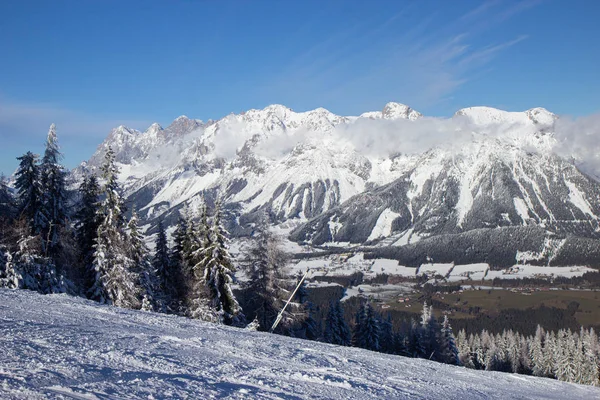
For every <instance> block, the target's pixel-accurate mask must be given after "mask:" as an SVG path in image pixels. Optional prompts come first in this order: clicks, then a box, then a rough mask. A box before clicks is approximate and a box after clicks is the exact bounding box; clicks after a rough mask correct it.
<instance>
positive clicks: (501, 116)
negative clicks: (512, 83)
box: [454, 107, 558, 127]
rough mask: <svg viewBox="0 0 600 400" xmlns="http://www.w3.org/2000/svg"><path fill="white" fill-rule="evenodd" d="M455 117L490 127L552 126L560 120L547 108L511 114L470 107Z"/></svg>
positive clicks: (458, 112) (489, 108) (493, 109)
mask: <svg viewBox="0 0 600 400" xmlns="http://www.w3.org/2000/svg"><path fill="white" fill-rule="evenodd" d="M454 115H455V117H461V116H462V117H466V118H468V119H469V120H470V121H471V122H473V123H475V124H477V125H490V124H499V123H509V124H522V125H527V124H535V125H540V126H546V127H549V126H552V124H553V123H554V121H556V119H557V118H558V117H557V116H556V115H555V114H553V113H551V112H550V111H548V110H546V109H545V108H541V107H538V108H532V109H530V110H527V111H524V112H509V111H503V110H498V109H496V108H492V107H469V108H463V109H461V110H458V111H457V112H456V113H455V114H454Z"/></svg>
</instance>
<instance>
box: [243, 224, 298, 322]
mask: <svg viewBox="0 0 600 400" xmlns="http://www.w3.org/2000/svg"><path fill="white" fill-rule="evenodd" d="M245 259H246V261H245V263H246V264H247V273H248V283H247V284H246V285H245V293H246V303H245V305H244V306H245V310H246V312H247V313H248V315H249V317H250V318H252V317H253V316H254V317H255V318H256V319H257V320H258V323H259V326H260V328H259V330H263V331H268V330H269V329H270V328H271V326H272V325H273V323H274V322H275V319H276V318H277V315H278V314H279V312H280V311H281V309H282V308H283V306H284V304H285V301H286V300H287V298H286V295H287V296H289V293H288V291H287V290H286V289H285V287H284V286H283V282H284V280H283V279H284V276H283V268H284V267H285V266H286V263H287V255H286V254H285V253H284V252H283V251H281V249H280V245H279V241H278V240H277V238H276V237H275V236H274V235H273V234H272V233H271V232H270V231H269V229H268V226H267V224H266V221H265V219H264V217H263V218H261V219H259V222H258V223H257V225H256V228H255V232H254V235H253V241H252V244H251V246H250V247H249V248H248V250H247V252H246V254H245ZM300 295H301V296H302V293H301V294H300ZM302 300H304V299H302ZM300 305H301V302H298V303H295V304H291V305H290V306H289V308H288V309H287V310H286V311H285V313H284V315H283V317H282V320H281V322H280V323H279V325H278V326H277V329H276V331H275V333H279V334H281V333H285V332H286V331H287V330H289V329H291V328H292V325H294V322H295V319H294V315H293V314H292V312H293V311H292V310H293V308H298V307H299V306H300Z"/></svg>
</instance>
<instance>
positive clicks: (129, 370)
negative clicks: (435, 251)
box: [0, 289, 600, 399]
mask: <svg viewBox="0 0 600 400" xmlns="http://www.w3.org/2000/svg"><path fill="white" fill-rule="evenodd" d="M0 398H2V399H36V398H51V399H124V398H128V399H130V398H144V399H158V398H193V399H212V398H219V399H222V398H224V399H245V398H252V399H374V398H380V399H495V398H497V399H598V398H600V388H594V387H586V386H581V385H576V384H569V383H564V382H558V381H555V380H550V379H541V378H533V377H526V376H521V375H513V374H504V373H498V372H482V371H474V370H468V369H465V368H461V367H453V366H449V365H442V364H437V363H434V362H430V361H426V360H419V359H410V358H403V357H398V356H392V355H384V354H379V353H373V352H370V351H366V350H362V349H356V348H344V347H337V346H333V345H327V344H323V343H317V342H309V341H304V340H299V339H290V338H286V337H282V336H276V335H270V334H266V333H260V332H250V331H246V330H241V329H234V328H228V327H222V326H217V325H212V324H207V323H202V322H198V321H193V320H188V319H185V318H180V317H174V316H166V315H160V314H153V313H146V312H141V311H130V310H122V309H117V308H113V307H108V306H101V305H98V304H96V303H93V302H90V301H86V300H83V299H78V298H72V297H68V296H66V295H49V296H41V295H38V294H36V293H33V292H28V291H10V290H6V289H1V290H0Z"/></svg>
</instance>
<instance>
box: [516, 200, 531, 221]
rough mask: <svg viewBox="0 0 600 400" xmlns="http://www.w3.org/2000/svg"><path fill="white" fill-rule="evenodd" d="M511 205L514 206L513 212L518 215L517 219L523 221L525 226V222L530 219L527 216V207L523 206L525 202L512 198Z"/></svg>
mask: <svg viewBox="0 0 600 400" xmlns="http://www.w3.org/2000/svg"><path fill="white" fill-rule="evenodd" d="M513 203H514V205H515V211H517V214H519V217H521V219H522V220H523V223H524V224H526V223H527V220H528V219H530V218H531V217H530V216H529V207H527V204H525V201H524V200H523V199H521V198H519V197H515V198H513Z"/></svg>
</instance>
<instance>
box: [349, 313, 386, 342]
mask: <svg viewBox="0 0 600 400" xmlns="http://www.w3.org/2000/svg"><path fill="white" fill-rule="evenodd" d="M379 335H380V327H379V318H378V316H377V313H376V312H375V310H373V307H372V306H371V304H370V303H369V302H365V303H364V304H363V306H362V307H361V308H360V309H359V311H358V313H357V316H356V324H355V326H354V330H353V334H352V345H353V346H355V347H361V348H363V349H367V350H372V351H379V350H380V348H381V345H380V343H379Z"/></svg>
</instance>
